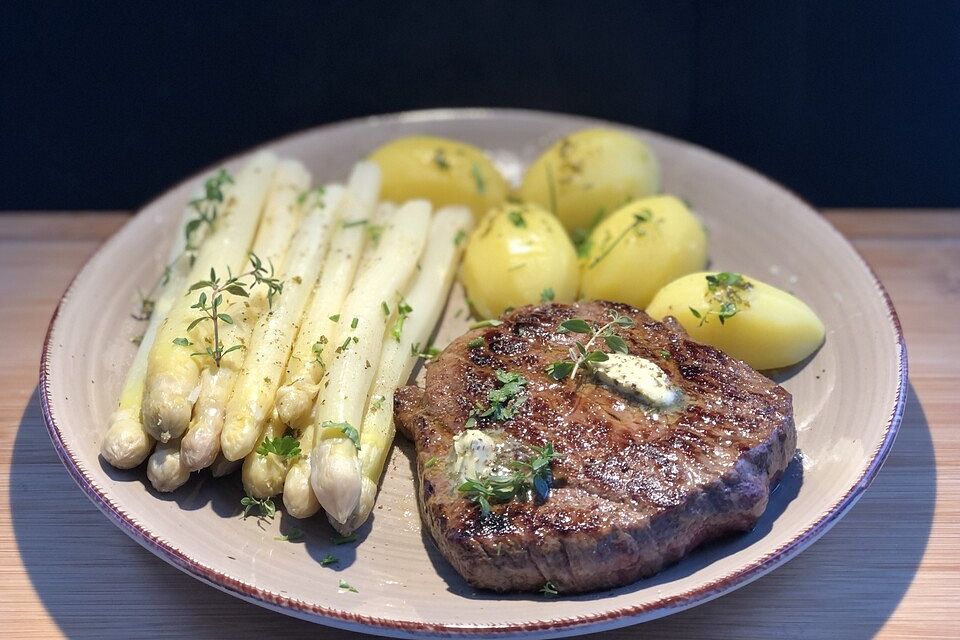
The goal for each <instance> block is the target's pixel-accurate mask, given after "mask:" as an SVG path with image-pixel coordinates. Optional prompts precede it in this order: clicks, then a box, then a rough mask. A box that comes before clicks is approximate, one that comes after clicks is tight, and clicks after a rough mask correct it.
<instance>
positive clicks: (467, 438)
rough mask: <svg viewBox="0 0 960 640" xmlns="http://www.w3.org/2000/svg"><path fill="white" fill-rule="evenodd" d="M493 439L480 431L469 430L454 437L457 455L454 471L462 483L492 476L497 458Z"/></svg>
mask: <svg viewBox="0 0 960 640" xmlns="http://www.w3.org/2000/svg"><path fill="white" fill-rule="evenodd" d="M496 448H497V446H496V443H495V442H494V441H493V438H491V437H490V436H488V435H487V434H485V433H484V432H483V431H480V430H479V429H467V430H466V431H464V432H463V433H460V434H458V435H456V436H454V437H453V452H454V454H455V455H456V461H455V468H454V471H455V472H456V473H457V475H458V476H459V477H460V481H461V482H462V481H464V480H466V479H467V478H470V479H472V480H477V479H479V478H484V477H486V476H488V475H490V472H491V471H492V469H493V461H494V458H495V456H496Z"/></svg>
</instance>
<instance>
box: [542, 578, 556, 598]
mask: <svg viewBox="0 0 960 640" xmlns="http://www.w3.org/2000/svg"><path fill="white" fill-rule="evenodd" d="M540 593H542V594H543V595H545V596H547V597H548V598H552V597H554V596H556V595H557V594H559V593H560V592H559V591H558V590H557V585H555V584H554V583H553V582H551V581H549V580H547V582H546V583H545V584H544V585H543V586H542V587H540Z"/></svg>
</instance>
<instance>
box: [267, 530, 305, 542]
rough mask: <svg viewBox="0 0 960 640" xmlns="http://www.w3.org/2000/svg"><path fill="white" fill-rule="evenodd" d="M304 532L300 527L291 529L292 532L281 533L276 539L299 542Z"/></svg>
mask: <svg viewBox="0 0 960 640" xmlns="http://www.w3.org/2000/svg"><path fill="white" fill-rule="evenodd" d="M303 538H304V533H303V531H300V529H291V530H290V533H287V534H284V535H280V536H277V537H275V538H274V540H280V541H281V542H299V541H300V540H303Z"/></svg>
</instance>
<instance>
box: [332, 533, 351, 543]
mask: <svg viewBox="0 0 960 640" xmlns="http://www.w3.org/2000/svg"><path fill="white" fill-rule="evenodd" d="M331 539H332V540H333V544H336V545H341V544H350V543H351V542H356V541H357V534H355V533H348V534H347V535H345V536H333V538H331Z"/></svg>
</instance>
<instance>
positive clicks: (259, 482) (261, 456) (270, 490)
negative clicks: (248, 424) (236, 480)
mask: <svg viewBox="0 0 960 640" xmlns="http://www.w3.org/2000/svg"><path fill="white" fill-rule="evenodd" d="M286 429H287V427H286V425H284V424H283V422H282V421H281V420H280V416H278V415H277V412H276V411H272V412H271V416H270V420H268V421H267V425H266V427H265V428H264V429H263V433H261V434H260V437H259V438H258V439H257V446H256V447H255V448H254V450H253V451H251V452H250V454H249V455H248V456H247V457H246V458H244V459H243V488H244V490H246V492H247V495H248V496H253V497H254V498H257V499H261V500H262V499H264V498H270V497H272V496H275V495H277V494H278V493H280V492H281V491H283V481H284V478H286V476H287V470H288V469H289V468H290V461H291V458H290V457H289V456H283V455H278V454H277V453H269V452H268V453H263V452H261V451H260V448H261V446H262V445H263V444H264V442H266V441H275V439H279V438H281V437H282V436H283V434H284V431H286Z"/></svg>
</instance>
